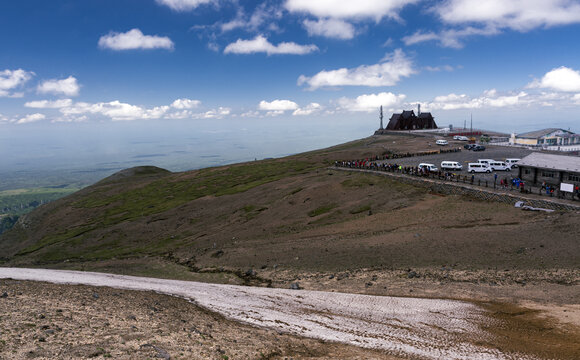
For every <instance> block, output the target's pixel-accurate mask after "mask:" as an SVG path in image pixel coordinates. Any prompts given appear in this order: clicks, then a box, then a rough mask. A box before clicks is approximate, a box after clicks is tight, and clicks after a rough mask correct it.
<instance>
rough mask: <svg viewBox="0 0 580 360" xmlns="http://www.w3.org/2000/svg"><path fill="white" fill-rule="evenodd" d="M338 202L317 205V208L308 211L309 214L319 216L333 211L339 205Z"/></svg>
mask: <svg viewBox="0 0 580 360" xmlns="http://www.w3.org/2000/svg"><path fill="white" fill-rule="evenodd" d="M337 206H338V205H337V204H334V203H333V204H328V205H322V206H319V207H317V208H316V209H314V210H312V211H309V212H308V216H310V217H315V216H319V215H322V214H326V213H327V212H329V211H331V210H332V209H334V208H335V207H337Z"/></svg>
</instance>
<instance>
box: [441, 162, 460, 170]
mask: <svg viewBox="0 0 580 360" xmlns="http://www.w3.org/2000/svg"><path fill="white" fill-rule="evenodd" d="M461 169H463V166H462V165H461V164H460V163H458V162H457V161H441V170H461Z"/></svg>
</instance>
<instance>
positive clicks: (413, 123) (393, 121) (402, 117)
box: [375, 104, 437, 135]
mask: <svg viewBox="0 0 580 360" xmlns="http://www.w3.org/2000/svg"><path fill="white" fill-rule="evenodd" d="M379 118H380V120H381V126H380V128H379V129H378V130H377V131H376V132H375V134H376V135H380V134H383V133H385V130H423V129H437V124H436V123H435V118H434V117H433V115H431V113H430V112H424V113H422V112H421V105H420V104H419V105H418V106H417V115H415V112H414V111H413V110H404V111H403V112H402V113H400V114H393V115H392V116H391V118H390V119H389V123H388V124H387V127H386V129H383V107H382V106H381V109H380V115H379Z"/></svg>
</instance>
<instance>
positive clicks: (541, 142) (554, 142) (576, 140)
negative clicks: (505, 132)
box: [510, 128, 580, 147]
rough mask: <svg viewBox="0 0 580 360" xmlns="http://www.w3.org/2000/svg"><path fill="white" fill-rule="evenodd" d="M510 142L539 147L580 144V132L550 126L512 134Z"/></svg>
mask: <svg viewBox="0 0 580 360" xmlns="http://www.w3.org/2000/svg"><path fill="white" fill-rule="evenodd" d="M510 143H511V144H513V145H528V146H538V147H547V146H568V145H575V144H580V134H575V133H573V132H572V131H569V130H564V129H558V128H548V129H542V130H536V131H530V132H526V133H522V134H512V136H511V138H510Z"/></svg>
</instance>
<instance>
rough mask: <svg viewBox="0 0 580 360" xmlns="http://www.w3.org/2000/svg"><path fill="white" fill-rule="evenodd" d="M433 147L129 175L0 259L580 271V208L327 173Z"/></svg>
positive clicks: (52, 214)
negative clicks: (523, 206) (527, 206)
mask: <svg viewBox="0 0 580 360" xmlns="http://www.w3.org/2000/svg"><path fill="white" fill-rule="evenodd" d="M393 141H394V142H395V143H393ZM425 142H426V141H425V140H424V139H423V138H408V139H407V138H402V137H396V136H393V137H378V138H369V139H364V140H362V141H359V142H355V143H351V144H346V145H343V146H340V147H336V148H331V149H326V150H322V151H317V152H312V153H306V154H301V155H298V156H292V157H288V158H284V159H276V160H266V161H259V162H252V163H246V164H238V165H232V166H226V167H221V168H210V169H203V170H198V171H191V172H185V173H169V172H166V171H164V170H162V169H157V168H137V169H133V170H130V171H124V172H122V173H120V174H116V175H113V176H112V177H110V178H108V179H105V180H103V181H101V182H100V183H97V184H95V185H94V186H91V187H89V188H86V189H84V190H83V191H81V192H79V193H77V194H74V195H72V196H69V197H67V198H65V199H61V200H60V201H57V202H54V203H51V204H49V205H47V206H44V207H41V208H39V209H38V210H37V211H35V212H33V213H31V214H30V215H28V216H26V217H25V218H24V219H23V220H22V221H21V223H20V224H19V226H18V227H16V228H15V229H14V230H13V231H11V232H9V233H7V234H6V235H5V236H3V237H2V238H1V240H0V253H2V254H4V257H5V258H6V259H5V260H6V262H7V263H8V264H12V265H43V266H47V265H50V266H55V267H75V265H74V264H78V266H77V267H81V265H82V267H83V268H86V269H94V268H98V267H103V266H111V267H112V269H113V270H115V269H114V268H115V267H117V266H116V265H115V264H119V266H118V269H119V271H125V272H126V271H129V272H132V270H131V266H133V267H134V268H136V269H137V270H136V271H137V272H147V271H148V270H147V269H148V268H151V269H150V271H151V272H154V273H157V274H158V275H160V276H164V274H163V272H167V274H165V276H170V277H175V276H178V275H179V274H181V275H183V276H188V275H187V274H188V273H190V270H199V269H205V270H206V271H207V270H209V271H219V270H220V269H222V268H223V269H225V270H228V271H231V272H232V273H238V275H239V274H240V272H242V273H243V272H245V271H246V270H247V269H249V268H254V269H257V270H259V269H260V268H268V267H269V268H272V267H274V266H275V265H276V268H286V269H298V270H304V271H339V270H344V269H360V268H377V269H381V268H383V269H407V268H416V267H433V268H440V267H441V266H448V267H453V268H455V269H473V270H478V269H481V270H500V271H501V270H504V269H509V270H518V269H519V270H532V269H576V268H577V267H578V262H579V260H578V259H579V256H578V246H577V239H578V237H579V234H580V222H578V221H576V219H577V214H575V213H553V214H546V213H533V212H523V211H521V210H518V209H515V208H513V207H512V206H509V205H505V204H500V203H491V202H481V201H475V200H473V199H468V198H460V197H455V196H440V195H437V194H429V193H426V190H425V189H424V188H421V187H415V186H411V185H407V184H403V183H400V182H397V181H395V180H392V179H389V178H384V177H377V176H373V175H364V174H358V173H345V172H337V171H331V170H327V168H326V166H327V165H328V164H329V163H331V162H333V161H334V160H337V159H351V158H357V157H358V158H360V157H365V156H370V155H376V154H382V153H384V152H386V151H389V150H391V148H392V147H393V146H403V147H402V148H399V149H394V150H395V151H405V150H407V151H409V150H410V151H413V150H418V149H421V146H423V147H424V148H425V144H423V143H425ZM401 143H402V144H401ZM143 259H146V260H143ZM105 264H108V265H105ZM123 264H125V265H123ZM159 268H162V269H161V270H160V269H159ZM212 269H213V270H212ZM109 270H111V269H109Z"/></svg>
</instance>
